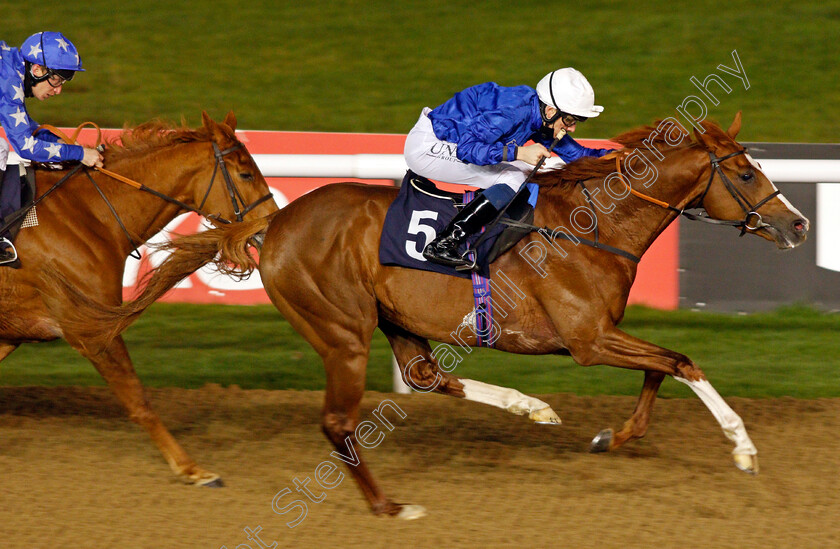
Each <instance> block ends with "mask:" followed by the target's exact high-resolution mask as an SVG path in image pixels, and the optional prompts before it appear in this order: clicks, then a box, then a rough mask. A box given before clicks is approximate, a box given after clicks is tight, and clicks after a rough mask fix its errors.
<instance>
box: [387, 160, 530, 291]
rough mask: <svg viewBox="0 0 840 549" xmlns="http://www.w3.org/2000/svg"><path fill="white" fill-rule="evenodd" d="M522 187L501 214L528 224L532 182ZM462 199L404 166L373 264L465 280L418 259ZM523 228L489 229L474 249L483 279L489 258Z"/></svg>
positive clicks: (514, 240) (499, 226) (457, 273)
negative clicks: (376, 262) (520, 191)
mask: <svg viewBox="0 0 840 549" xmlns="http://www.w3.org/2000/svg"><path fill="white" fill-rule="evenodd" d="M528 189H529V192H523V193H520V194H519V195H517V197H516V198H515V199H514V202H513V203H512V204H511V205H510V207H508V209H507V211H506V212H505V217H508V218H510V219H514V220H516V221H519V222H522V223H528V224H530V223H533V220H534V207H533V205H532V203H536V190H535V189H536V185H533V186H531V185H530V184H529V188H528ZM479 192H480V191H479ZM464 202H465V200H464V195H463V194H455V193H449V192H446V191H442V190H440V189H438V188H437V187H436V186H435V185H434V183H432V182H431V181H429V180H428V179H426V178H424V177H421V176H419V175H417V174H415V173H413V172H412V171H410V170H409V171H408V173H406V175H405V177H404V178H403V181H402V186H401V187H400V193H399V195H397V198H396V200H394V202H393V203H391V206H390V207H389V208H388V213H387V214H386V215H385V224H384V226H383V227H382V238H381V240H380V243H379V262H380V263H382V264H383V265H396V266H399V267H408V268H411V269H420V270H423V271H433V272H436V273H443V274H448V275H454V276H458V277H461V278H470V277H471V273H470V272H469V271H456V270H455V269H454V268H452V267H445V266H443V265H437V264H435V263H430V262H429V261H426V259H425V258H424V257H423V249H424V248H425V247H426V245H427V244H428V243H429V242H431V241H432V240H433V239H434V238H435V236H436V235H437V234H438V233H439V232H441V231H443V229H444V228H445V227H446V225H447V224H448V223H449V222H450V221H451V220H452V218H453V217H455V214H456V213H457V212H458V210H460V209H461V207H463V204H464ZM456 208H457V209H456ZM529 232H530V230H529V229H524V228H519V227H509V226H507V225H504V224H503V223H497V224H496V225H495V226H494V227H492V228H491V229H490V234H489V236H488V237H487V238H486V239H485V240H484V241H483V242H482V243H481V244H480V245H479V248H478V266H479V271H478V272H479V274H481V275H482V276H485V277H489V276H490V264H491V263H492V262H493V260H495V259H496V258H497V257H499V256H500V255H502V254H503V253H505V252H506V251H507V250H509V249H510V248H512V247H513V245H514V244H516V243H517V242H518V241H519V240H520V239H521V238H522V237H524V236H525V235H526V234H528V233H529ZM479 236H480V235H473V236H472V237H470V239H469V241H468V244H470V245H471V244H472V243H473V242H475V241H476V240H478V238H479ZM464 250H466V246H462V248H461V249H460V251H461V252H463V251H464Z"/></svg>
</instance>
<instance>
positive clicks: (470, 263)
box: [455, 248, 478, 271]
mask: <svg viewBox="0 0 840 549" xmlns="http://www.w3.org/2000/svg"><path fill="white" fill-rule="evenodd" d="M473 251H474V250H472V249H470V248H467V251H465V252H464V253H462V254H461V259H462V260H464V261H465V262H466V263H465V264H464V265H458V266H457V267H455V270H456V271H477V270H478V259H477V258H478V253H474V254H473V256H472V258H470V257H469V254H470V252H473Z"/></svg>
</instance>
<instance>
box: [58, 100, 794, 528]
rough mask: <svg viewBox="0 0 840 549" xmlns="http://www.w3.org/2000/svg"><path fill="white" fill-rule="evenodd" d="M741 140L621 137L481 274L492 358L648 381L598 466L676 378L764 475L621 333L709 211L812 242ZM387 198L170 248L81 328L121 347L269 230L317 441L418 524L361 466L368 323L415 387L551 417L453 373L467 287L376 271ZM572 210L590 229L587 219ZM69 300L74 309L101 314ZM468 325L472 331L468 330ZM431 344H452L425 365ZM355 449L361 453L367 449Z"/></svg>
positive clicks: (307, 203) (682, 376) (318, 194)
mask: <svg viewBox="0 0 840 549" xmlns="http://www.w3.org/2000/svg"><path fill="white" fill-rule="evenodd" d="M740 126H741V117H740V113H738V115H737V116H736V117H735V121H734V122H733V124H732V126H731V127H730V128H729V130H728V132H724V131H722V130H721V129H720V128H719V127H718V126H716V125H714V124H711V123H708V122H704V125H703V127H704V132H703V133H698V132H697V131H695V132H694V135H695V139H694V140H693V141H692V140H691V139H690V138H689V136H688V132H686V131H685V130H684V129H682V126H680V125H679V122H677V121H676V120H675V119H665V121H660V123H659V124H658V126H657V127H656V128H654V127H651V126H648V127H645V128H640V129H637V130H634V131H631V132H628V133H625V134H623V135H621V136H619V137H617V138H615V141H617V142H619V143H621V144H622V145H624V147H625V148H624V149H623V150H622V151H620V152H619V153H616V154H613V155H611V156H612V157H613V158H608V159H590V158H586V159H582V160H579V161H577V162H575V163H573V164H570V165H569V166H566V167H565V168H564V169H562V170H556V171H550V172H547V173H543V174H540V175H538V176H537V177H536V179H535V180H536V181H537V182H538V183H539V184H540V186H541V189H540V198H539V204H538V206H537V209H536V212H535V225H536V226H547V227H556V228H557V229H555V230H551V231H545V230H544V231H542V232H541V233H531V234H530V235H528V236H527V237H526V238H525V239H523V240H522V241H521V242H519V243H518V244H517V245H516V247H515V248H513V250H512V251H511V252H509V253H507V254H505V255H503V256H502V257H500V258H499V259H498V260H497V261H496V262H495V263H494V264H493V266H492V273H493V277H494V278H495V280H496V281H497V282H499V281H500V280H505V281H506V282H505V285H504V286H502V285H501V284H500V285H499V286H498V288H504V289H505V291H506V297H505V301H504V303H500V302H494V309H496V310H497V312H498V309H502V308H504V309H505V310H504V314H503V315H502V314H499V315H498V316H497V318H496V319H495V323H494V329H495V330H496V332H495V334H496V336H497V339H496V341H495V346H496V348H497V349H499V350H502V351H507V352H513V353H524V354H567V355H571V356H572V358H573V359H574V360H575V361H576V362H577V363H579V364H581V365H584V366H588V365H594V364H607V365H611V366H618V367H621V368H630V369H636V370H643V371H644V384H643V387H642V392H641V396H640V397H639V400H638V404H637V405H636V409H635V411H634V412H633V415H632V416H631V417H630V419H629V420H628V421H627V422H626V423H625V424H624V426H623V427H622V428H621V429H620V430H618V431H615V432H614V431H612V430H610V429H607V430H604V431H602V432H601V433H599V434H598V436H596V437H595V440H593V443H592V447H591V449H592V450H593V451H607V450H615V449H617V448H619V447H621V446H622V445H623V444H625V443H627V442H628V441H630V440H633V439H637V438H640V437H642V436H644V434H645V432H646V430H647V427H648V423H649V421H650V415H651V409H652V407H653V403H654V400H655V397H656V393H657V391H658V389H659V386H660V384H661V383H662V380H663V378H664V377H665V376H666V375H670V376H672V377H674V378H675V379H677V380H678V381H680V382H683V383H685V384H687V385H689V386H690V387H691V388H692V389H693V390H694V391H695V392H696V393H697V395H698V396H699V397H700V398H701V399H702V401H703V402H704V404H706V406H707V407H708V408H709V410H710V411H711V412H712V414H713V415H714V417H715V419H717V421H718V422H719V423H720V425H721V427H722V428H723V431H724V433H725V435H726V436H727V437H728V438H729V439H731V440H732V441H733V442H734V444H735V449H734V451H733V454H734V457H735V462H736V465H737V466H738V467H739V468H741V469H743V470H745V471H748V472H753V473H755V472H757V471H758V461H757V458H756V454H757V451H756V448H755V446H754V445H753V443H752V441H751V440H750V438H749V436H748V435H747V431H746V429H745V427H744V423H743V421H742V420H741V418H740V417H739V416H738V415H737V414H736V413H735V412H734V411H733V410H732V409H731V408H730V407H729V406H728V405H727V404H726V403H725V402H724V401H723V399H722V398H721V397H720V395H718V393H717V392H716V391H715V390H714V388H713V387H712V385H711V384H710V383H709V382H708V381H707V380H706V377H705V375H704V374H703V372H702V371H701V370H700V369H699V368H698V367H697V366H696V365H695V364H694V362H692V361H691V360H690V359H689V358H688V357H686V356H685V355H682V354H680V353H677V352H674V351H670V350H667V349H663V348H661V347H658V346H656V345H654V344H652V343H648V342H646V341H642V340H640V339H638V338H635V337H633V336H631V335H628V334H626V333H624V332H623V331H621V330H620V329H618V327H617V325H618V324H619V322H620V321H621V319H622V317H623V316H624V309H625V307H626V305H627V296H628V294H629V292H630V287H631V285H632V284H633V279H634V277H635V275H636V267H637V263H636V261H635V260H634V258H637V257H641V255H642V254H643V253H644V252H645V250H647V248H648V247H649V246H650V245H651V243H652V242H653V241H654V240H655V239H656V237H657V236H658V235H659V234H660V233H661V232H662V231H663V230H664V229H665V227H667V226H668V225H669V224H670V223H671V222H672V221H673V220H674V219H675V218H676V217H677V216H678V215H679V214H680V212H682V211H683V210H684V209H687V208H691V207H702V208H703V209H705V211H706V213H707V214H708V216H709V217H706V218H705V219H710V218H711V219H712V220H726V221H722V223H725V224H726V223H728V224H731V225H734V226H737V227H739V228H741V230H742V231H743V232H748V233H751V234H756V235H759V236H761V237H763V238H765V239H767V240H770V241H773V242H775V243H776V245H777V246H778V247H780V248H792V247H795V246H797V245H798V244H800V243H802V242H803V241H804V240H805V237H806V235H807V231H808V226H809V222H808V220H807V219H806V218H805V217H804V216H803V215H802V214H801V213H800V212H798V211H797V210H796V209H795V208H794V207H793V206H792V205H791V204H790V203H789V202H788V201H787V200H786V199H785V198H784V197H783V196H782V195H781V194H779V192H778V190H777V189H776V188H775V187H774V186H773V184H772V183H771V182H770V181H769V180H768V179H767V177H766V176H765V175H764V174H763V173H762V172H761V169H760V167H759V166H758V164H757V163H755V162H754V161H753V160H752V159H751V158H750V156H749V155H748V154H746V152H745V149H744V147H743V146H741V145H739V144H738V143H737V142H736V141H735V140H734V137H735V136H736V134H737V133H738V131H739V129H740ZM622 155H626V156H624V159H625V160H624V170H622V171H623V172H624V173H625V174H630V175H634V176H635V181H636V183H635V185H636V187H637V188H636V189H631V188H630V187H628V186H627V183H629V182H628V181H627V180H626V179H624V177H626V176H622V175H620V174H618V173H616V172H614V170H615V168H616V162H615V161H614V159H615V157H619V158H620V157H621V156H622ZM651 174H655V177H650V176H651ZM581 187H582V188H581ZM583 189H586V192H585V193H584V191H583ZM396 192H397V191H396V190H394V189H391V188H385V187H373V186H366V185H357V184H337V185H330V186H326V187H322V188H320V189H318V190H316V191H313V192H312V193H309V194H307V195H305V196H303V197H301V198H300V199H298V200H296V201H295V202H293V203H292V204H290V205H289V206H287V207H286V208H284V209H282V210H280V211H279V212H277V213H276V214H273V215H271V216H269V217H266V218H263V219H257V220H253V221H248V222H245V223H242V224H239V225H230V226H226V227H221V228H218V229H213V230H210V231H207V232H204V233H201V234H198V235H192V236H186V237H183V238H180V239H177V240H174V241H173V242H171V243H170V244H169V246H170V249H172V250H174V253H173V254H172V255H171V256H169V258H168V259H167V261H166V262H164V263H163V264H162V265H160V266H159V267H158V269H157V271H156V273H155V274H154V277H153V278H152V279H151V280H150V282H149V284H148V285H147V287H146V289H145V290H144V293H143V294H142V295H141V296H140V297H139V298H138V300H137V301H135V302H132V303H127V304H126V305H124V306H122V307H120V308H108V307H99V309H98V311H96V312H91V315H90V316H92V317H96V318H97V319H98V320H97V321H96V323H95V324H94V326H92V329H93V330H94V331H104V332H105V333H108V332H110V333H119V332H120V331H121V330H122V329H124V328H125V327H126V326H127V325H128V324H129V323H130V322H131V320H132V319H133V318H134V316H135V315H137V314H139V313H140V312H141V311H142V310H143V309H144V308H145V307H147V306H148V305H149V304H151V303H152V302H153V301H154V300H155V299H157V298H158V297H160V296H161V295H162V294H163V293H164V292H165V291H166V290H168V289H169V288H171V287H172V286H173V285H174V284H176V283H177V282H178V281H179V280H181V278H183V277H184V276H186V275H187V274H189V273H190V272H192V271H193V270H195V269H197V268H199V267H200V266H202V265H204V264H206V263H208V262H210V261H215V262H216V264H217V265H218V266H219V267H220V269H222V270H223V271H227V272H231V271H233V272H234V273H239V274H243V273H247V272H250V269H253V268H256V267H257V266H256V263H255V261H254V259H253V258H252V257H251V256H250V255H249V253H248V241H249V239H251V238H252V237H254V236H255V235H259V234H261V233H262V232H263V231H265V234H264V243H263V246H262V250H261V252H260V263H259V272H260V275H261V277H262V281H263V284H264V285H265V289H266V292H267V293H268V295H269V297H270V298H271V301H272V302H273V303H274V305H275V306H276V307H277V308H278V309H279V310H280V312H281V313H282V314H283V316H284V317H285V318H286V319H287V320H288V321H289V322H290V323H291V325H292V326H293V327H294V328H295V330H297V331H298V333H300V334H301V335H302V336H303V337H304V338H306V340H307V341H309V343H310V344H311V345H312V346H313V347H314V348H315V350H316V351H317V352H318V353H319V354H320V355H321V357H322V359H323V361H324V366H325V368H326V376H327V377H326V402H325V405H324V409H323V415H322V425H323V430H324V433H325V434H326V436H327V437H328V438H329V440H330V441H331V442H332V443H333V445H334V446H335V448H336V449H337V451H338V452H339V453H340V454H341V455H342V456H348V455H354V456H356V460H354V463H355V464H354V466H351V467H350V471H351V473H352V475H353V476H354V478H355V480H356V481H357V482H358V484H359V487H360V488H361V490H362V493H363V494H364V496H365V497H366V498H367V500H368V502H369V504H370V506H371V508H372V510H373V511H374V512H375V513H377V514H389V515H398V516H402V517H404V518H414V517H417V516H420V515H422V514H423V510H422V508H420V507H419V506H414V505H401V504H397V503H394V502H393V501H392V500H391V499H389V498H388V497H386V495H385V494H384V493H383V491H382V490H381V489H380V488H379V486H378V485H377V483H376V482H375V480H374V478H373V476H372V474H371V473H370V471H369V469H368V467H367V465H366V464H365V462H364V460H363V459H362V456H361V455H360V454H359V453H358V452H359V450H358V446H359V441H358V440H357V436H356V427H357V426H358V425H359V403H360V401H361V398H362V393H363V391H364V384H365V368H366V365H367V361H368V353H369V348H370V340H371V336H372V335H373V331H374V330H375V329H376V328H377V326H378V327H379V328H380V329H381V330H382V331H383V332H384V333H385V335H386V336H387V338H388V340H389V341H390V343H391V346H392V347H393V350H394V354H395V355H396V358H397V360H398V362H399V364H400V366H401V367H402V368H403V372H404V377H405V379H406V380H407V382H408V383H409V384H410V385H412V386H413V387H414V388H416V389H421V390H435V391H437V392H440V393H444V394H448V395H452V396H456V397H460V398H466V399H468V400H475V401H479V402H483V403H486V404H491V405H494V406H497V407H500V408H503V409H506V410H508V411H510V412H513V413H518V414H524V413H527V414H529V415H530V417H531V419H533V420H535V421H539V422H547V423H557V422H559V421H560V420H559V418H558V417H557V415H556V414H555V413H554V411H553V410H551V408H550V407H549V406H548V405H547V404H546V403H544V402H541V401H539V400H537V399H535V398H531V397H528V396H525V395H523V394H521V393H519V392H518V391H515V390H512V389H506V388H502V387H494V386H492V385H488V384H485V383H480V382H477V381H473V380H469V379H464V378H459V377H457V376H455V375H453V374H451V373H450V371H451V370H452V363H453V360H454V361H455V362H457V359H454V355H456V354H458V353H457V351H461V352H469V346H470V345H475V343H476V334H475V331H474V330H475V328H472V326H471V325H470V323H469V320H468V319H469V315H470V313H471V311H472V310H473V297H472V290H471V287H470V281H468V280H466V279H461V278H455V277H451V276H444V275H441V274H437V273H431V272H425V271H416V270H409V269H404V268H400V267H390V266H383V265H381V264H380V263H379V259H378V247H379V240H380V232H381V230H382V226H383V221H384V218H385V213H386V211H387V210H388V206H389V205H390V203H391V202H392V201H393V200H394V198H395V195H396ZM593 200H594V201H596V202H597V206H595V205H594V204H593ZM582 209H583V210H585V211H586V212H588V214H583V215H582V213H581V212H582V211H583V210H582ZM596 210H597V211H596ZM581 215H582V217H577V218H573V217H572V216H581ZM694 217H696V216H694ZM584 218H586V219H590V220H591V221H592V224H593V225H594V224H595V220H597V229H596V228H595V227H586V226H585V225H586V223H583V222H582V220H583V219H584ZM568 225H573V226H576V227H578V228H579V229H580V228H581V227H582V226H583V228H584V229H587V230H588V231H589V232H588V233H587V235H586V236H587V237H588V238H589V239H590V242H591V243H593V244H594V242H595V241H597V242H599V243H600V244H598V245H586V244H585V243H584V242H583V235H580V238H578V237H575V236H574V235H570V234H568V230H567V229H561V228H560V227H565V226H568ZM596 231H597V236H596ZM562 232H566V233H567V236H566V237H565V239H564V240H561V239H560V238H559V236H560V235H561V234H562ZM552 235H553V238H548V237H551V236H552ZM575 242H577V243H575ZM555 246H556V247H555ZM598 246H600V247H601V248H602V249H598ZM607 247H608V248H609V249H606V248H607ZM610 250H611V251H610ZM219 252H221V254H220V256H219V257H218V258H217V253H219ZM214 258H215V259H214ZM225 262H230V263H232V264H233V265H234V266H235V265H240V266H241V267H240V268H239V269H237V268H236V267H231V266H230V265H229V264H226V263H225ZM63 292H64V294H67V293H68V292H69V293H72V288H70V287H68V286H67V285H66V284H65V286H64V288H63ZM496 297H498V293H497V294H496ZM76 301H77V302H78V305H79V306H80V307H82V308H86V309H90V308H91V307H96V304H93V303H89V302H88V303H83V302H81V300H76ZM497 305H499V306H498V307H497ZM465 315H467V316H466V317H465ZM465 325H469V327H470V328H471V329H472V330H473V331H472V332H470V331H468V330H463V329H462V328H463V327H464V326H465ZM107 337H110V336H107ZM107 337H106V338H105V339H106V340H107ZM430 339H432V340H436V341H441V342H445V345H441V346H439V347H438V348H437V349H435V351H434V352H433V351H432V349H431V347H430V345H429V341H428V340H430ZM441 349H444V351H441ZM442 366H443V367H442ZM367 423H369V422H367ZM366 433H367V434H369V430H368V431H366ZM359 438H360V439H362V443H363V444H364V442H365V441H364V436H360V437H359ZM369 440H370V437H368V441H369Z"/></svg>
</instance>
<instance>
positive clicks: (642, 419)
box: [570, 328, 758, 473]
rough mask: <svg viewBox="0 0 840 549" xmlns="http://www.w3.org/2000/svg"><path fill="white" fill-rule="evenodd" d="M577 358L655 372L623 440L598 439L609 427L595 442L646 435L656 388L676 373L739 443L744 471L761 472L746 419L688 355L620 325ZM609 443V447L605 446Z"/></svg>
mask: <svg viewBox="0 0 840 549" xmlns="http://www.w3.org/2000/svg"><path fill="white" fill-rule="evenodd" d="M570 351H571V352H572V356H573V358H574V359H575V360H576V361H577V362H578V363H580V364H583V365H590V364H607V365H610V366H618V367H620V368H630V369H634V370H645V371H646V372H651V376H649V377H648V376H646V377H645V386H644V387H643V389H642V394H641V395H640V397H639V403H638V405H637V407H636V412H635V413H634V415H633V417H631V419H630V420H629V421H628V422H627V424H625V426H624V429H622V430H621V431H619V433H620V434H621V436H622V437H626V438H625V440H623V441H618V443H617V444H613V442H612V441H609V440H607V441H604V440H600V441H599V440H598V439H599V438H601V437H602V436H604V435H605V433H606V434H607V435H608V434H609V431H602V432H601V433H600V434H599V436H598V437H596V440H595V441H593V444H594V445H600V446H601V447H602V449H609V448H614V447H617V446H619V445H620V444H623V443H624V442H626V440H629V439H631V438H639V437H640V436H643V435H644V431H645V430H646V428H647V422H648V420H649V413H650V409H651V408H652V407H653V400H654V398H655V395H656V390H657V389H658V387H659V383H660V382H661V376H662V374H667V375H670V376H672V377H673V378H674V379H676V380H677V381H679V382H681V383H685V384H686V385H688V386H689V387H691V389H692V390H693V391H694V392H695V393H696V394H697V396H699V397H700V399H701V400H702V401H703V403H704V404H705V405H706V407H707V408H708V409H709V410H710V411H711V412H712V415H713V416H714V417H715V419H716V420H717V421H718V423H719V424H720V426H721V427H722V428H723V432H724V434H725V435H726V437H727V438H729V439H730V440H731V441H733V442H734V443H735V449H734V450H733V452H732V453H733V455H734V459H735V464H736V465H737V467H738V468H739V469H741V470H743V471H746V472H749V473H757V472H758V458H757V457H756V455H757V453H758V451H757V450H756V448H755V445H754V444H753V442H752V440H750V437H749V435H748V434H747V430H746V428H745V427H744V422H743V420H742V419H741V418H740V417H739V416H738V414H736V413H735V412H734V411H733V410H732V408H730V407H729V405H728V404H726V402H724V400H723V398H721V396H720V395H719V394H718V393H717V391H715V389H714V388H713V387H712V385H711V383H709V381H708V380H707V379H706V376H705V374H704V373H703V372H702V370H700V368H698V367H697V366H696V365H695V364H694V363H693V362H692V361H691V360H690V359H689V358H688V357H686V356H685V355H682V354H680V353H676V352H674V351H669V350H668V349H663V348H662V347H658V346H656V345H654V344H652V343H648V342H647V341H643V340H641V339H638V338H636V337H633V336H631V335H629V334H626V333H624V332H622V331H621V330H619V329H617V328H612V329H610V330H607V331H606V332H605V333H603V334H602V335H601V337H599V338H597V339H596V341H594V342H593V343H591V344H590V345H588V346H585V347H584V346H582V348H580V349H575V350H572V349H570ZM604 447H605V448H604Z"/></svg>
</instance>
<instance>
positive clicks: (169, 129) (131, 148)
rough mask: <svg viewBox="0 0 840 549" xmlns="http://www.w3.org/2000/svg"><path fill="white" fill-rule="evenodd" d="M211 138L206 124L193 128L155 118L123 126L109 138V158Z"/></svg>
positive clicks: (184, 124) (182, 123)
mask: <svg viewBox="0 0 840 549" xmlns="http://www.w3.org/2000/svg"><path fill="white" fill-rule="evenodd" d="M219 127H221V128H224V129H225V133H227V128H228V126H227V125H225V124H219ZM230 137H231V138H232V139H236V137H235V134H234V133H233V130H230ZM212 140H213V135H212V132H211V131H210V130H209V129H208V128H207V127H206V126H201V127H199V128H196V129H193V128H190V127H188V126H187V125H186V122H185V121H182V122H181V124H180V125H177V124H175V123H174V122H170V121H168V120H163V119H159V118H156V119H153V120H150V121H148V122H144V123H143V124H140V125H138V126H136V127H134V128H124V129H123V131H122V132H121V133H120V135H119V136H118V137H114V138H112V139H109V140H108V151H109V160H115V159H117V158H121V157H124V156H128V155H133V154H137V153H143V152H147V151H149V150H152V149H158V148H162V147H167V146H170V145H174V144H176V143H190V142H201V141H212Z"/></svg>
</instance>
